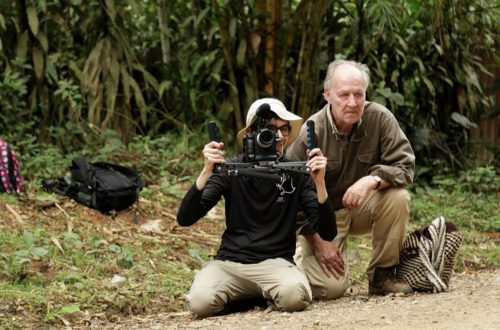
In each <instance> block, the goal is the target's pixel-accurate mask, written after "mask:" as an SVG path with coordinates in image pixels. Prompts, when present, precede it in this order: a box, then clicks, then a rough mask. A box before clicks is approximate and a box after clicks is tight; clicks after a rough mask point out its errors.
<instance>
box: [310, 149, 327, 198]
mask: <svg viewBox="0 0 500 330" xmlns="http://www.w3.org/2000/svg"><path fill="white" fill-rule="evenodd" d="M307 159H308V161H307V163H306V166H308V167H309V168H310V169H311V177H312V179H313V182H314V185H315V186H316V191H317V192H318V202H319V203H321V204H323V203H324V202H325V201H326V199H327V198H328V193H327V191H326V184H325V173H326V162H327V161H326V157H324V156H323V153H322V152H321V150H320V149H319V148H314V149H313V150H311V151H308V152H307Z"/></svg>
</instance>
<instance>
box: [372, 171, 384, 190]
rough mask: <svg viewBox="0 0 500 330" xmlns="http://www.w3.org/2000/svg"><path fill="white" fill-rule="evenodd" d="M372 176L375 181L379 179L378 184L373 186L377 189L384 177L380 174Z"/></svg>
mask: <svg viewBox="0 0 500 330" xmlns="http://www.w3.org/2000/svg"><path fill="white" fill-rule="evenodd" d="M372 176H373V178H374V179H375V181H377V185H376V186H375V188H373V190H377V189H378V188H380V184H381V183H382V179H381V178H380V177H379V176H378V175H372Z"/></svg>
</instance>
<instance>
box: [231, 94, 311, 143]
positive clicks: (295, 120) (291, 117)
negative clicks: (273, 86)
mask: <svg viewBox="0 0 500 330" xmlns="http://www.w3.org/2000/svg"><path fill="white" fill-rule="evenodd" d="M265 103H267V104H269V106H270V107H271V111H272V112H274V113H275V114H276V116H278V117H279V118H281V119H283V120H288V121H289V123H290V127H291V131H290V135H288V139H287V141H286V145H284V146H283V147H284V148H286V147H287V146H288V145H290V144H291V143H292V142H293V141H295V139H296V138H297V136H298V135H299V131H300V126H301V125H302V118H301V117H299V116H297V115H295V114H293V113H291V112H289V111H288V110H287V109H286V107H285V105H284V104H283V103H282V102H281V101H280V100H277V99H273V98H263V99H259V100H257V101H255V102H254V103H252V105H251V106H250V109H248V113H247V121H246V125H247V126H246V127H245V128H244V129H242V130H241V131H239V132H238V135H237V139H238V144H239V146H240V147H241V148H243V138H244V137H245V134H246V133H248V132H250V127H251V126H252V124H253V123H254V122H255V121H256V120H257V116H256V112H257V109H259V107H260V106H261V105H263V104H265Z"/></svg>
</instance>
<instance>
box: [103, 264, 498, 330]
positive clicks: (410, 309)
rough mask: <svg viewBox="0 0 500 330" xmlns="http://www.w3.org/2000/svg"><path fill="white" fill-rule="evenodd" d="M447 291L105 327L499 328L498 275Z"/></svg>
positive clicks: (463, 281) (474, 277)
mask: <svg viewBox="0 0 500 330" xmlns="http://www.w3.org/2000/svg"><path fill="white" fill-rule="evenodd" d="M452 281H453V282H452V283H451V286H450V290H449V291H448V292H445V293H440V294H426V293H415V294H413V295H410V296H405V297H395V296H385V297H373V296H368V295H367V294H366V290H364V289H363V291H361V290H358V289H357V288H356V287H354V288H353V290H352V291H353V292H351V293H349V294H348V295H346V296H345V297H343V298H341V299H338V300H332V301H317V302H314V303H313V304H311V305H310V306H309V307H308V308H307V309H306V310H305V311H303V312H297V313H282V312H276V311H273V312H266V311H263V310H259V309H255V310H251V311H248V312H242V313H235V314H230V315H226V316H219V317H209V318H206V319H201V320H194V319H192V317H191V316H190V315H189V313H188V312H183V313H164V314H158V315H154V316H149V317H140V318H139V317H136V318H131V319H127V320H122V321H120V322H119V323H117V324H113V325H107V326H105V327H101V328H103V329H218V330H225V329H227V330H229V329H231V330H232V329H266V330H271V329H338V328H342V329H500V313H498V311H499V307H500V272H499V271H498V270H494V271H485V272H478V273H474V274H471V273H463V274H456V275H455V276H454V278H453V279H452Z"/></svg>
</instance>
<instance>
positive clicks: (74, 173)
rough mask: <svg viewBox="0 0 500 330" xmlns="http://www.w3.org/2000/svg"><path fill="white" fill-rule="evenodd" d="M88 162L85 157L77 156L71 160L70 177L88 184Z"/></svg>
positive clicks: (86, 185)
mask: <svg viewBox="0 0 500 330" xmlns="http://www.w3.org/2000/svg"><path fill="white" fill-rule="evenodd" d="M89 169H90V168H89V162H88V160H87V158H85V157H83V156H82V157H77V158H75V159H73V160H72V161H71V168H70V170H71V179H72V181H78V182H81V183H83V184H85V187H88V186H89V184H90V176H89Z"/></svg>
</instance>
